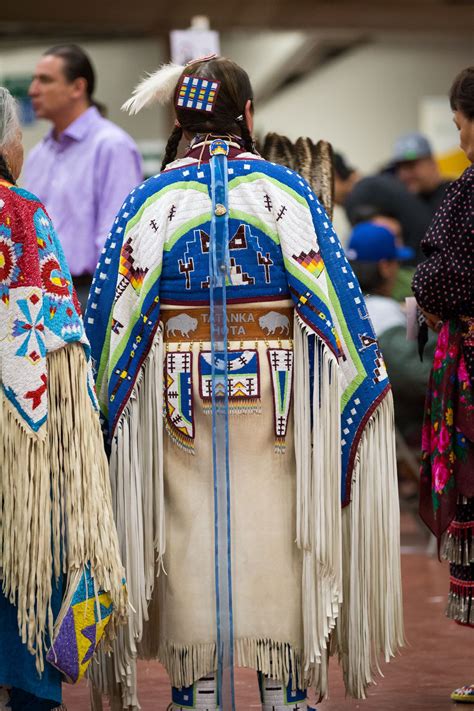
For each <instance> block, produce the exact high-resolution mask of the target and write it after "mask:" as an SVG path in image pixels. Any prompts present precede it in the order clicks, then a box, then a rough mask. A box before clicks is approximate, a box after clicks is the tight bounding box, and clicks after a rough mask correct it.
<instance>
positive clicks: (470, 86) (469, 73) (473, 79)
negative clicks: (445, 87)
mask: <svg viewBox="0 0 474 711" xmlns="http://www.w3.org/2000/svg"><path fill="white" fill-rule="evenodd" d="M449 103H450V104H451V109H452V110H453V111H460V112H461V113H463V114H464V116H466V117H467V118H468V119H469V120H470V121H472V120H474V66H473V67H466V69H463V70H462V72H460V73H459V74H458V75H457V77H456V79H455V80H454V81H453V85H452V87H451V90H450V92H449Z"/></svg>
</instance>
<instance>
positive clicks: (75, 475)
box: [0, 344, 126, 672]
mask: <svg viewBox="0 0 474 711" xmlns="http://www.w3.org/2000/svg"><path fill="white" fill-rule="evenodd" d="M47 366H48V420H47V424H46V426H45V431H44V433H43V434H44V436H43V437H38V436H37V435H36V434H33V433H31V432H29V431H27V429H26V428H25V427H24V425H23V424H22V423H21V421H20V420H19V418H18V416H17V413H16V412H15V411H14V410H13V408H12V406H11V404H10V402H9V401H8V400H7V398H6V397H5V395H4V393H3V392H2V394H1V407H0V431H1V432H2V477H1V478H0V487H1V492H0V504H1V515H0V521H1V526H0V540H1V550H2V560H1V569H2V583H3V592H4V593H5V594H6V595H7V597H8V598H9V599H10V601H11V602H13V603H14V604H15V605H16V606H17V609H18V623H19V629H20V635H21V638H22V641H23V642H24V643H25V644H27V646H28V649H29V650H30V651H31V652H32V653H33V654H35V655H36V660H37V668H38V671H40V672H41V671H42V670H43V668H44V660H43V654H44V644H45V640H46V638H47V637H49V639H51V638H52V626H53V619H52V613H51V604H50V600H51V592H52V585H53V584H54V580H57V579H58V578H59V575H60V573H61V571H62V572H63V573H64V574H65V575H66V576H67V581H68V583H69V582H71V581H72V580H73V578H74V577H75V573H77V572H78V571H81V570H82V569H83V566H84V565H86V564H87V563H90V565H91V573H92V575H93V577H94V580H95V583H96V585H97V586H98V588H100V589H103V590H106V591H107V592H109V594H110V597H111V599H112V602H113V604H114V609H115V612H114V620H113V621H112V622H111V624H110V625H109V626H108V628H107V630H106V635H107V636H109V638H110V637H113V636H114V633H115V629H116V624H115V623H116V622H117V621H119V620H122V619H124V617H125V614H126V599H125V591H124V588H123V584H122V581H123V569H122V565H121V562H120V556H119V552H118V545H117V537H116V530H115V523H114V518H113V513H112V507H111V492H110V483H109V473H108V465H107V459H106V457H105V453H104V449H103V441H102V433H101V430H100V424H99V418H98V416H97V412H96V411H95V410H94V407H93V404H92V401H91V399H90V397H89V393H88V378H87V361H86V356H85V353H84V348H83V346H82V345H81V344H70V345H68V346H65V347H63V348H60V349H58V350H57V351H53V352H52V353H50V354H48V356H47ZM51 543H52V545H51ZM66 594H67V591H66Z"/></svg>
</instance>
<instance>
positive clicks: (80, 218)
mask: <svg viewBox="0 0 474 711" xmlns="http://www.w3.org/2000/svg"><path fill="white" fill-rule="evenodd" d="M94 85H95V76H94V69H93V67H92V64H91V62H90V60H89V58H88V56H87V55H86V54H85V52H84V51H83V50H82V49H81V48H80V47H78V46H77V45H59V46H56V47H52V48H51V49H49V50H48V51H47V52H45V54H44V55H43V56H42V57H41V59H40V60H39V62H38V64H37V66H36V70H35V74H34V77H33V81H32V83H31V86H30V90H29V94H30V96H31V98H32V102H33V108H34V110H35V113H36V116H37V117H38V118H44V119H48V120H49V121H51V123H52V124H53V127H52V129H51V131H50V132H49V133H48V134H47V135H46V136H45V138H44V139H43V140H42V141H41V142H40V143H38V145H36V146H35V147H34V148H33V150H32V151H31V152H30V154H29V156H28V158H27V161H26V163H25V167H24V179H23V184H24V186H25V188H27V189H28V190H31V192H33V193H35V194H36V195H37V196H38V197H39V198H40V200H41V201H42V202H43V203H45V205H46V208H47V210H48V212H49V214H50V217H51V218H52V221H53V224H54V226H55V228H56V231H57V233H58V235H59V238H60V240H61V243H62V246H63V249H64V252H65V254H66V258H67V261H68V264H69V268H70V270H71V273H72V276H73V281H74V284H75V286H76V289H77V292H78V295H79V299H80V301H81V303H82V305H83V307H85V302H86V300H87V295H88V291H89V287H90V283H91V281H92V275H93V273H94V270H95V267H96V264H97V261H98V257H99V254H100V251H101V249H102V247H103V244H104V241H105V238H106V237H107V234H108V232H109V230H110V227H111V225H112V222H113V220H114V218H115V215H116V213H117V212H118V210H119V209H120V206H121V205H122V203H123V200H124V198H125V197H126V196H127V195H128V193H129V192H130V190H131V189H132V188H133V187H135V185H137V184H138V183H140V182H141V180H142V177H143V176H142V165H141V158H140V155H139V153H138V149H137V146H136V145H135V143H134V142H133V141H132V139H131V138H130V136H129V135H128V134H127V133H125V131H123V130H122V129H121V128H119V127H118V126H116V125H115V124H113V123H112V122H111V121H108V120H107V119H105V118H103V117H102V116H101V115H100V113H99V111H98V109H97V106H96V105H95V103H94V100H93V98H92V95H93V92H94Z"/></svg>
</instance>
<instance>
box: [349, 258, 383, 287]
mask: <svg viewBox="0 0 474 711" xmlns="http://www.w3.org/2000/svg"><path fill="white" fill-rule="evenodd" d="M351 267H352V269H353V271H354V274H355V275H356V277H357V280H358V282H359V284H360V288H361V290H362V293H363V294H377V293H378V292H379V291H380V288H381V287H382V286H383V283H384V281H385V280H384V278H383V276H382V274H381V273H380V269H379V264H378V262H357V261H354V262H351Z"/></svg>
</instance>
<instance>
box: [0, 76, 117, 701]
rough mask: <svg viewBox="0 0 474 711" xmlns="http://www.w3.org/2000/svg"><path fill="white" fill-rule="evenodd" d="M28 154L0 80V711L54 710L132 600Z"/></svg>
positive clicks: (69, 297)
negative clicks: (26, 170)
mask: <svg viewBox="0 0 474 711" xmlns="http://www.w3.org/2000/svg"><path fill="white" fill-rule="evenodd" d="M22 162H23V147H22V143H21V129H20V123H19V119H18V115H17V109H16V103H15V100H14V99H13V97H12V96H11V94H10V93H9V92H8V91H7V89H5V88H3V87H0V583H1V589H0V630H1V632H0V709H4V708H5V709H10V710H11V711H49V710H50V709H53V708H65V707H62V706H61V683H62V679H63V676H62V674H61V672H64V673H67V674H68V676H69V679H70V680H72V679H73V678H74V679H75V680H77V678H79V676H80V674H81V673H83V672H84V670H85V667H86V666H87V664H88V662H89V661H90V658H91V655H92V654H91V653H92V652H93V651H94V649H95V646H96V642H95V640H96V635H97V638H99V637H100V636H101V634H100V631H103V629H104V628H105V625H106V624H107V621H109V622H110V620H111V619H114V620H115V622H117V621H118V620H119V619H120V618H122V619H123V618H124V617H125V615H126V597H125V590H124V587H123V568H122V565H121V561H120V557H119V552H118V540H117V532H116V529H115V524H114V519H113V514H112V507H111V491H110V482H109V472H108V465H107V458H106V455H105V452H104V444H103V438H102V433H101V429H100V424H99V416H98V411H97V401H96V399H95V395H94V389H93V381H92V373H91V369H90V349H89V345H88V342H87V338H86V336H85V333H84V326H83V323H82V318H81V315H80V308H79V303H78V301H77V297H76V294H75V292H74V290H73V287H72V279H71V275H70V273H69V270H68V267H67V264H66V261H65V259H64V255H63V252H62V249H61V246H60V244H59V241H58V238H57V236H56V234H55V231H54V228H53V225H52V223H51V220H50V219H49V217H48V215H47V213H46V211H45V208H44V206H43V205H42V204H41V202H40V201H39V200H38V198H37V197H35V195H33V194H32V193H30V192H27V191H26V190H22V189H21V188H19V187H18V186H17V185H16V181H17V180H18V176H19V175H20V172H21V167H22ZM86 579H87V582H88V583H90V584H91V587H92V588H93V590H92V593H91V597H92V600H93V602H92V603H91V605H90V606H89V607H87V604H86V597H87V595H85V594H82V595H81V589H80V586H81V583H82V582H83V581H85V580H86ZM76 593H77V594H76ZM106 598H107V605H108V609H107V611H106V614H104V612H105V609H106V606H105V604H102V603H104V601H105V599H106ZM96 601H97V603H98V607H100V612H98V607H96V606H95V602H96ZM77 602H79V603H80V606H79V607H76V610H77V612H78V613H79V614H78V616H77V617H76V618H74V611H73V609H72V605H73V604H76V603H77ZM99 602H100V603H101V604H100V605H99ZM91 610H92V612H91ZM96 612H97V617H96V616H95V613H96ZM61 619H62V620H63V621H64V620H66V623H65V624H64V625H63V624H62V623H61V624H60V620H61ZM56 623H57V624H56ZM96 623H97V624H96ZM86 626H87V630H86V629H85V628H86ZM99 627H100V628H101V630H100V631H99ZM114 629H115V624H109V625H108V626H107V628H106V636H109V637H111V636H113V632H114ZM82 632H85V634H84V635H83V634H82ZM76 633H77V634H76ZM64 635H65V636H64ZM64 639H67V644H66V645H64V644H63V642H62V640H64ZM84 643H85V649H84V652H83V654H81V653H80V649H81V644H82V646H84Z"/></svg>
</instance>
